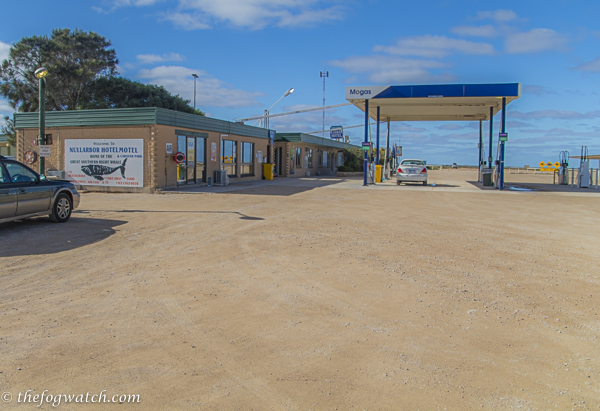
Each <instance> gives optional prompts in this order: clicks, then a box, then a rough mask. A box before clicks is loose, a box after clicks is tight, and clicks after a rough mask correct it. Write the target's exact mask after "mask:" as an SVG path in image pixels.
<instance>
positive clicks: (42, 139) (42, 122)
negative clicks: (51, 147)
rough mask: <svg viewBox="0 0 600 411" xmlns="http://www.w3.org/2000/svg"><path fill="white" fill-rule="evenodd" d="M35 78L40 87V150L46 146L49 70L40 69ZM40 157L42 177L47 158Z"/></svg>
mask: <svg viewBox="0 0 600 411" xmlns="http://www.w3.org/2000/svg"><path fill="white" fill-rule="evenodd" d="M34 74H35V77H36V78H37V79H38V80H39V87H40V108H39V109H40V134H39V136H38V150H39V147H40V146H41V145H45V144H46V134H45V133H46V130H45V129H46V109H45V108H44V100H45V96H44V94H45V91H46V76H47V75H48V70H46V68H45V67H40V68H39V69H37V70H36V71H35V73H34ZM38 157H39V167H40V168H39V171H40V175H42V174H44V167H45V165H46V162H45V157H41V156H38Z"/></svg>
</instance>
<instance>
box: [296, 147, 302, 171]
mask: <svg viewBox="0 0 600 411" xmlns="http://www.w3.org/2000/svg"><path fill="white" fill-rule="evenodd" d="M296 168H302V149H301V148H299V147H298V148H297V149H296Z"/></svg>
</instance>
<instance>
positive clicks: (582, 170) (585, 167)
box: [577, 146, 590, 188]
mask: <svg viewBox="0 0 600 411" xmlns="http://www.w3.org/2000/svg"><path fill="white" fill-rule="evenodd" d="M577 180H578V186H579V188H590V160H589V158H588V148H587V146H582V147H581V160H579V175H578V176H577Z"/></svg>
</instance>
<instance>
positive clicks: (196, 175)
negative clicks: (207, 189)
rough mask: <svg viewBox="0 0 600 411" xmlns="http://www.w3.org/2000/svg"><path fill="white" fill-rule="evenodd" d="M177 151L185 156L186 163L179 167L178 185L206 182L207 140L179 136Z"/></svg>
mask: <svg viewBox="0 0 600 411" xmlns="http://www.w3.org/2000/svg"><path fill="white" fill-rule="evenodd" d="M177 151H180V152H182V153H184V154H185V163H183V164H179V165H178V166H177V184H195V183H204V182H206V139H205V138H203V137H186V136H177Z"/></svg>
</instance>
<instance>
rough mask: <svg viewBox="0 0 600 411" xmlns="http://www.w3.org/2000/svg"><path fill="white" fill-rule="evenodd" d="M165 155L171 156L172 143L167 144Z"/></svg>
mask: <svg viewBox="0 0 600 411" xmlns="http://www.w3.org/2000/svg"><path fill="white" fill-rule="evenodd" d="M167 154H173V143H167Z"/></svg>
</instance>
